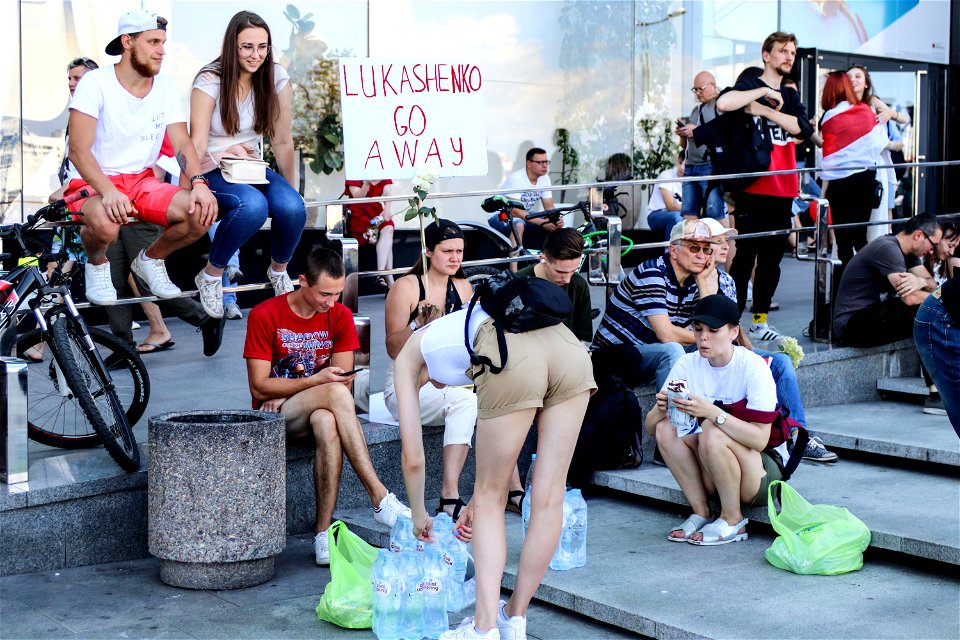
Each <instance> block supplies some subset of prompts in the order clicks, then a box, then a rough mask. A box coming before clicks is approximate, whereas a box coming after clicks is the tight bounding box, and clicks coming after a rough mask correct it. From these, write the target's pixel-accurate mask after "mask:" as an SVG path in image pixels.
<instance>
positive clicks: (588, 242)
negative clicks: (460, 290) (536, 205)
mask: <svg viewBox="0 0 960 640" xmlns="http://www.w3.org/2000/svg"><path fill="white" fill-rule="evenodd" d="M611 195H612V199H611V201H608V200H607V197H606V194H605V196H604V203H605V204H607V205H608V206H612V205H611V202H615V201H616V197H617V195H620V194H615V193H614V194H611ZM480 206H481V208H482V209H483V210H484V211H486V212H487V213H493V214H496V215H497V216H498V217H499V218H500V220H501V221H503V222H507V221H510V220H511V218H512V217H513V210H514V209H524V206H523V203H522V202H520V201H519V200H512V199H510V198H507V197H506V196H491V197H489V198H487V199H486V200H484V201H483V203H481V205H480ZM572 211H580V212H581V213H582V214H583V216H584V221H583V223H582V224H581V225H580V226H579V227H577V230H578V231H579V232H580V233H581V234H583V240H584V243H583V245H584V249H600V248H603V247H605V246H607V241H606V239H605V236H606V235H607V232H606V230H605V229H598V228H597V226H596V224H595V221H594V218H593V216H591V215H590V208H589V203H587V202H584V201H580V202H577V203H576V204H572V205H567V206H563V207H557V208H555V209H546V210H544V211H539V212H535V213H529V214H527V215H525V216H524V217H523V219H524V220H534V219H536V218H546V219H547V221H548V222H552V223H553V224H556V223H557V221H558V220H559V219H560V218H561V217H562V216H563V215H564V214H565V213H569V212H572ZM598 220H603V218H599V219H598ZM509 228H510V239H509V240H507V242H506V243H504V244H506V245H507V246H509V247H510V248H509V249H507V250H506V252H505V253H506V255H502V256H500V257H504V258H505V257H519V256H538V255H539V254H540V252H539V251H537V250H534V249H527V248H526V247H524V246H523V243H522V242H521V240H520V234H519V232H518V231H517V227H516V225H515V224H510V225H509ZM486 230H487V231H488V232H489V233H495V234H497V235H498V236H500V237H503V236H502V234H500V233H499V232H497V231H494V230H493V229H490V228H487V229H486ZM623 240H624V242H625V246H624V248H623V250H622V252H621V255H626V254H627V253H628V252H629V251H630V249H631V248H632V247H633V241H632V240H631V239H630V238H627V237H624V238H623ZM583 259H586V253H584V257H583ZM582 264H583V263H582V260H581V266H582ZM501 271H502V268H499V267H496V266H486V265H479V266H472V267H464V273H465V274H466V276H467V280H469V281H470V283H471V284H472V285H474V287H476V285H477V283H479V282H480V281H482V280H486V279H487V278H489V277H490V276H493V275H496V274H498V273H500V272H501Z"/></svg>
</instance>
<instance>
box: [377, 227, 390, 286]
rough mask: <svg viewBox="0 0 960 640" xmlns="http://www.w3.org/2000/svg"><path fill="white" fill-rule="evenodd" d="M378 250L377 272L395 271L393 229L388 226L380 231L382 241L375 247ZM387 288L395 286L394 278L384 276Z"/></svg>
mask: <svg viewBox="0 0 960 640" xmlns="http://www.w3.org/2000/svg"><path fill="white" fill-rule="evenodd" d="M375 246H376V248H377V271H386V270H389V269H393V227H391V226H390V225H387V226H385V227H383V228H382V229H380V239H379V240H377V244H376V245H375ZM383 279H384V280H386V281H387V286H388V287H392V286H393V276H383Z"/></svg>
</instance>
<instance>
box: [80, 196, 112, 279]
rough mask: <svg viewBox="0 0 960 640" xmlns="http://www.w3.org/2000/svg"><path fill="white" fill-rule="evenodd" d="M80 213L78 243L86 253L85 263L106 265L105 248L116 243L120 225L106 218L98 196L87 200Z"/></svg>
mask: <svg viewBox="0 0 960 640" xmlns="http://www.w3.org/2000/svg"><path fill="white" fill-rule="evenodd" d="M80 211H81V213H82V214H83V227H81V229H80V241H81V242H82V243H83V248H84V250H85V251H86V252H87V262H89V263H90V264H94V265H100V264H106V263H107V247H109V246H110V245H112V244H113V243H114V242H116V241H117V234H118V233H119V232H120V225H119V224H117V223H116V222H113V221H111V220H110V219H109V218H108V217H107V212H106V210H104V208H103V204H102V198H101V197H100V196H99V195H97V196H92V197H90V198H87V200H86V201H85V202H84V203H83V206H82V207H81V208H80Z"/></svg>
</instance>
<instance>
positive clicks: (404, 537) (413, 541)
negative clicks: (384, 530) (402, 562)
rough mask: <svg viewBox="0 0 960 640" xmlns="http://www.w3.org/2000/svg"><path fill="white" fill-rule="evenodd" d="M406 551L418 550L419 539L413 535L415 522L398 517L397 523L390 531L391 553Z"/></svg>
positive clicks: (402, 516) (401, 516)
mask: <svg viewBox="0 0 960 640" xmlns="http://www.w3.org/2000/svg"><path fill="white" fill-rule="evenodd" d="M405 549H409V550H410V551H416V550H417V538H416V536H414V535H413V521H412V520H410V518H408V517H407V516H404V515H400V516H397V521H396V522H395V523H394V525H393V528H392V529H390V551H393V552H394V553H400V552H401V551H404V550H405Z"/></svg>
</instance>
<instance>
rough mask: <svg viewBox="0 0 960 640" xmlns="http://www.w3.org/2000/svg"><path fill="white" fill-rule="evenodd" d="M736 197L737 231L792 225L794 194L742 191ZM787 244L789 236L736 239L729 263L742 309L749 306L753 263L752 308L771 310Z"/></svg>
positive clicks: (741, 311)
mask: <svg viewBox="0 0 960 640" xmlns="http://www.w3.org/2000/svg"><path fill="white" fill-rule="evenodd" d="M735 199H736V203H737V208H736V211H734V215H735V216H736V221H737V232H738V233H755V232H759V231H773V230H776V229H789V228H790V217H791V216H792V214H793V212H792V211H791V207H792V205H793V199H792V198H781V197H778V196H765V195H759V194H755V193H746V192H740V193H738V194H737V195H736V198H735ZM786 245H787V236H770V237H767V238H754V239H750V240H737V253H736V255H735V256H734V257H733V264H732V265H730V275H731V276H732V277H733V281H734V282H735V283H736V285H737V305H738V306H739V307H740V313H743V310H744V308H745V307H746V306H747V284H748V283H749V282H750V274H751V273H752V272H753V265H754V263H756V265H757V273H756V276H755V277H754V279H753V308H754V311H756V312H757V313H767V312H768V311H770V302H771V301H772V300H773V294H774V293H775V292H776V291H777V285H778V284H779V283H780V261H781V260H783V251H784V249H785V248H786Z"/></svg>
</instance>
